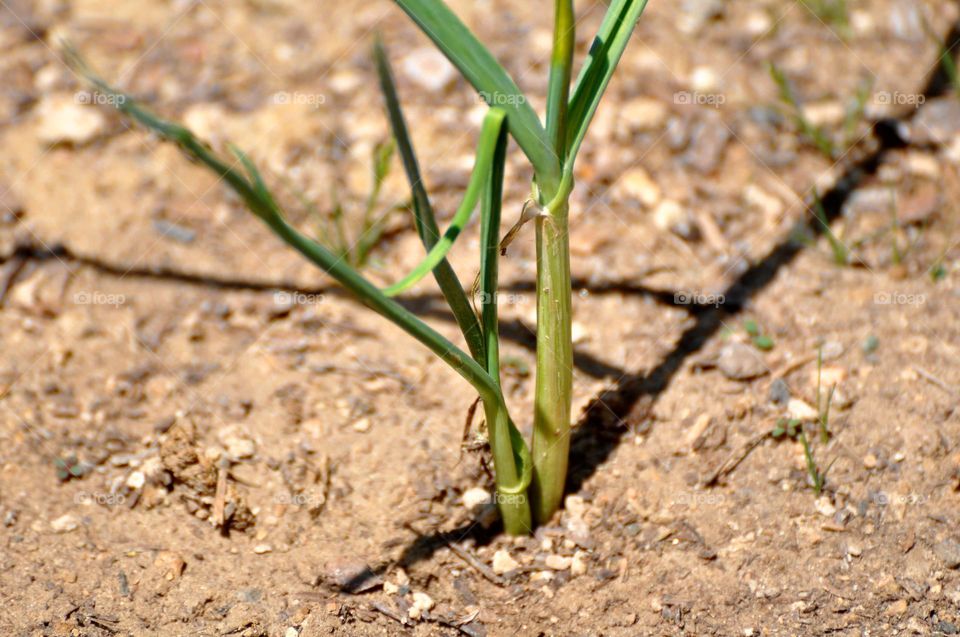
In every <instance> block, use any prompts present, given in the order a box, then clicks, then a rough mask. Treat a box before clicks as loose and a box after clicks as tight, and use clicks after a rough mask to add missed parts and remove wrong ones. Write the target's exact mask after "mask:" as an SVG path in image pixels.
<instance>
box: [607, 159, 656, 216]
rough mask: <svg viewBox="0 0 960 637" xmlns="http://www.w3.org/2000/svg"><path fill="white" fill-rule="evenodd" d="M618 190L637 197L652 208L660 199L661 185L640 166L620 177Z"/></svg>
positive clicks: (631, 196)
mask: <svg viewBox="0 0 960 637" xmlns="http://www.w3.org/2000/svg"><path fill="white" fill-rule="evenodd" d="M617 190H618V192H619V193H620V194H621V195H623V196H626V197H630V198H631V199H636V200H637V201H639V202H640V203H642V204H643V205H644V206H646V207H647V208H652V207H653V206H655V205H657V203H658V202H659V201H660V186H658V185H657V183H656V182H655V181H654V180H653V179H652V178H651V177H650V175H649V173H647V171H646V170H644V169H643V168H641V167H639V166H636V167H634V168H631V169H630V170H628V171H627V172H625V173H624V174H623V175H622V176H621V177H620V179H619V180H618V181H617Z"/></svg>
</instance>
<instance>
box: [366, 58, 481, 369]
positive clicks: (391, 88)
mask: <svg viewBox="0 0 960 637" xmlns="http://www.w3.org/2000/svg"><path fill="white" fill-rule="evenodd" d="M373 55H374V60H375V62H376V65H377V74H378V75H379V78H380V89H381V91H382V92H383V99H384V103H385V104H386V108H387V115H388V117H389V118H390V126H391V128H392V129H393V136H394V138H395V139H396V141H397V150H398V151H399V152H400V159H401V160H402V161H403V168H404V172H405V173H406V175H407V180H408V181H409V182H410V190H411V192H412V199H413V222H414V225H416V227H417V233H418V234H419V235H420V240H421V242H422V243H423V246H424V247H425V248H426V249H427V251H429V250H430V249H431V248H433V246H434V245H435V244H436V243H437V241H438V240H439V239H440V228H439V226H438V225H437V218H436V215H434V212H433V207H432V206H431V205H430V197H429V196H428V195H427V189H426V188H425V187H424V185H423V176H422V175H421V174H420V163H419V162H418V161H417V155H416V152H415V151H414V148H413V140H411V139H410V133H409V131H408V129H407V122H406V119H405V118H404V116H403V111H402V109H401V108H400V98H399V96H398V95H397V87H396V83H395V82H394V81H393V72H392V71H391V69H390V62H389V60H388V58H387V53H386V50H385V49H384V46H383V43H382V42H381V41H380V40H379V39H377V41H376V43H375V44H374V47H373ZM433 277H434V279H436V281H437V285H438V286H439V287H440V292H441V293H442V294H443V298H444V299H446V301H447V305H449V306H450V311H451V312H453V316H454V319H455V320H456V321H457V325H458V326H459V327H460V331H461V332H462V333H463V337H464V339H466V341H467V347H468V348H469V349H470V354H471V355H472V356H473V358H474V359H475V360H476V361H477V362H478V363H480V364H483V363H484V361H485V360H486V354H485V352H484V346H483V334H482V331H481V329H480V322H479V320H477V317H476V315H475V314H474V313H473V310H472V309H471V307H470V301H469V300H468V298H467V294H466V292H464V290H463V285H461V283H460V279H458V278H457V274H456V273H455V272H454V271H453V267H452V266H451V265H450V263H449V262H448V261H447V260H446V259H443V260H442V261H441V262H440V263H439V264H438V265H437V267H436V268H434V269H433Z"/></svg>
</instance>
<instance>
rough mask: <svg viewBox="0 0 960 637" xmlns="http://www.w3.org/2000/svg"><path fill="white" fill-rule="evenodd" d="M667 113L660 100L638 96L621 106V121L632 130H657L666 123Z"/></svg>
mask: <svg viewBox="0 0 960 637" xmlns="http://www.w3.org/2000/svg"><path fill="white" fill-rule="evenodd" d="M667 115H668V111H667V107H666V106H665V105H664V104H663V102H661V101H660V100H656V99H653V98H650V97H636V98H634V99H632V100H630V101H629V102H627V103H625V104H624V105H623V106H622V107H621V108H620V123H621V125H623V126H625V127H627V128H629V129H631V130H640V131H642V130H655V129H658V128H660V127H661V126H663V125H664V124H666V122H667Z"/></svg>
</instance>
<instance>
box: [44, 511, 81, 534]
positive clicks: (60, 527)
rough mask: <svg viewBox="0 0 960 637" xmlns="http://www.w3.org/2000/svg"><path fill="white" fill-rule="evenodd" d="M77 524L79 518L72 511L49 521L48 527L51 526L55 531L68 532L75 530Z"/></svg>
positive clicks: (78, 524)
mask: <svg viewBox="0 0 960 637" xmlns="http://www.w3.org/2000/svg"><path fill="white" fill-rule="evenodd" d="M78 526H80V518H78V517H77V516H75V515H74V514H72V513H67V514H65V515H61V516H60V517H59V518H57V519H56V520H54V521H52V522H51V523H50V528H52V529H53V531H54V532H55V533H69V532H70V531H74V530H76V528H77V527H78Z"/></svg>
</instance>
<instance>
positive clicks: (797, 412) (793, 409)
mask: <svg viewBox="0 0 960 637" xmlns="http://www.w3.org/2000/svg"><path fill="white" fill-rule="evenodd" d="M787 413H788V414H790V417H791V418H794V419H796V420H799V421H801V422H811V421H814V420H818V419H819V418H820V414H818V413H817V410H816V409H814V408H813V407H811V406H810V405H809V404H807V403H806V402H804V401H803V400H801V399H799V398H791V399H790V402H788V403H787Z"/></svg>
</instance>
